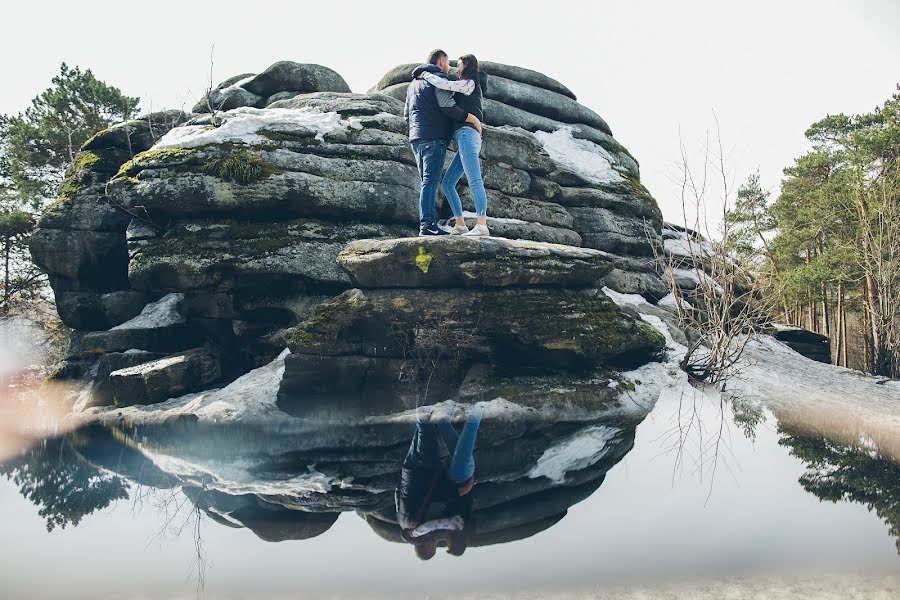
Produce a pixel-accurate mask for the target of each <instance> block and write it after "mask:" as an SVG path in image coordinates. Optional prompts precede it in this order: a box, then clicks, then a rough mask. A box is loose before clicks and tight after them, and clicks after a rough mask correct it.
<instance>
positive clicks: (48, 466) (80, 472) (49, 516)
mask: <svg viewBox="0 0 900 600" xmlns="http://www.w3.org/2000/svg"><path fill="white" fill-rule="evenodd" d="M77 435H78V434H72V435H69V436H63V437H59V438H53V439H47V440H44V441H43V442H42V443H41V444H39V445H38V446H35V447H34V448H32V449H30V450H28V451H27V452H25V453H23V454H21V455H19V456H18V457H16V458H13V459H11V460H9V461H8V462H6V463H2V464H0V473H2V474H3V475H5V476H6V477H7V478H8V479H9V480H10V481H12V482H13V483H14V484H16V485H17V486H18V487H19V493H21V494H22V495H23V496H24V497H25V498H27V499H28V500H30V501H31V502H32V503H33V504H34V505H35V506H37V507H38V509H39V510H38V514H40V515H41V516H42V517H43V518H44V519H45V520H46V522H47V531H53V529H54V528H56V527H61V528H65V526H66V525H73V526H77V525H78V523H79V522H80V521H81V519H82V517H84V516H85V515H89V514H91V513H93V512H94V511H97V510H100V509H103V508H106V507H107V506H109V505H110V504H111V503H112V502H114V501H116V500H121V499H125V498H128V488H127V486H126V484H125V481H124V480H123V479H122V478H120V477H116V476H113V475H108V474H106V473H103V472H102V471H99V470H98V469H96V468H95V467H93V466H91V465H90V464H88V463H86V462H85V461H84V460H83V459H81V458H80V457H78V456H77V454H76V453H75V451H74V450H73V448H72V444H73V443H76V444H77ZM73 436H74V437H73Z"/></svg>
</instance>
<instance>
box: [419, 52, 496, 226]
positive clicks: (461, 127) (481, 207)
mask: <svg viewBox="0 0 900 600" xmlns="http://www.w3.org/2000/svg"><path fill="white" fill-rule="evenodd" d="M456 75H457V77H458V78H459V80H458V81H450V80H448V79H444V78H442V77H438V76H437V75H434V74H432V73H428V74H425V75H424V77H425V79H426V80H427V81H428V83H430V84H431V85H433V86H434V87H436V88H440V89H444V90H449V91H452V92H456V93H455V94H454V100H456V107H454V108H457V110H456V111H453V112H447V114H448V115H451V117H452V119H453V139H454V140H456V146H457V152H456V158H454V159H453V162H452V163H450V167H449V168H448V169H447V172H446V173H445V174H444V179H443V180H442V181H441V191H442V192H443V194H444V197H445V198H447V201H448V202H449V203H450V208H451V209H452V210H453V216H455V217H456V224H455V226H454V227H453V229H451V230H450V233H452V234H454V235H467V236H488V235H490V231H489V230H488V227H487V192H485V189H484V180H483V179H482V177H481V160H480V159H479V157H478V153H479V152H480V151H481V121H483V120H484V109H483V108H482V106H481V100H482V97H483V91H484V89H483V88H485V87H487V86H486V84H487V82H486V81H484V82H482V81H481V77H480V73H479V69H478V59H477V58H475V56H474V55H472V54H466V55H465V56H461V57H460V58H459V62H458V63H457V67H456ZM468 115H473V116H475V117H476V119H475V120H476V122H475V123H473V122H471V120H468V119H467V117H468ZM463 173H465V175H466V180H468V182H469V189H470V190H472V196H473V198H474V200H475V216H476V225H475V227H473V228H472V229H471V230H469V228H468V227H466V221H465V219H464V218H463V208H462V202H461V201H460V198H459V193H458V192H457V191H456V184H457V183H459V180H460V179H461V178H462V176H463Z"/></svg>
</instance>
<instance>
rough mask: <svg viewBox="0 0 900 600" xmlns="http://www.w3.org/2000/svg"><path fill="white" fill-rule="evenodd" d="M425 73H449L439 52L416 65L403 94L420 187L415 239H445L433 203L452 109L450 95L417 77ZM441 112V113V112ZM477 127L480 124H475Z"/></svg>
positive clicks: (471, 117)
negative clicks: (438, 224)
mask: <svg viewBox="0 0 900 600" xmlns="http://www.w3.org/2000/svg"><path fill="white" fill-rule="evenodd" d="M423 71H428V72H430V73H434V74H436V75H438V76H440V77H442V78H444V79H447V75H448V74H449V73H450V60H449V59H448V58H447V53H446V52H444V51H443V50H432V51H431V53H430V54H429V55H428V64H424V65H420V66H418V67H416V68H415V70H413V72H412V82H411V83H410V84H409V88H407V90H406V105H405V106H404V107H403V117H404V118H405V119H406V124H407V127H408V128H409V144H410V146H411V147H412V151H413V155H414V156H415V157H416V166H417V167H418V169H419V177H421V178H422V187H421V189H420V190H419V235H422V236H427V235H447V233H448V232H446V231H444V230H443V229H441V228H439V227H438V226H437V222H436V221H437V214H436V207H435V204H436V200H437V190H438V185H439V184H440V182H441V171H442V170H443V168H444V159H445V158H446V156H447V145H448V143H449V141H450V134H451V131H452V129H451V127H450V117H448V116H447V114H445V112H447V110H446V109H448V108H451V107H455V106H456V102H455V101H454V100H453V92H451V91H449V90H440V89H437V88H436V87H434V86H432V85H431V84H430V83H428V82H427V81H425V80H424V79H420V78H419V77H418V75H419V73H422V72H423ZM442 109H444V110H442ZM457 111H459V112H461V113H462V114H465V115H466V116H465V118H464V119H465V120H467V121H470V122H471V123H473V124H474V123H475V122H476V121H477V120H478V119H477V118H476V117H475V116H474V115H468V114H466V113H464V112H462V111H461V110H460V109H459V108H458V107H457ZM478 125H479V126H480V125H481V123H478Z"/></svg>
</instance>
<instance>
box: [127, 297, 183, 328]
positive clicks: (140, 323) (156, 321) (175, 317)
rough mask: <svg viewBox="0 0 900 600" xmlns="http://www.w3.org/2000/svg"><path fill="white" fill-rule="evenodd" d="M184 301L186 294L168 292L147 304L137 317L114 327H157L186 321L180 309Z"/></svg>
mask: <svg viewBox="0 0 900 600" xmlns="http://www.w3.org/2000/svg"><path fill="white" fill-rule="evenodd" d="M183 301H184V294H167V295H165V296H163V297H162V298H160V299H159V300H157V301H156V302H151V303H150V304H148V305H147V306H145V307H144V310H142V311H141V314H139V315H138V316H136V317H135V318H133V319H131V320H129V321H125V322H124V323H122V324H121V325H116V326H115V327H113V329H155V328H157V327H168V326H169V325H178V324H180V323H184V322H185V319H184V316H183V315H182V314H181V310H180V309H181V303H182V302H183Z"/></svg>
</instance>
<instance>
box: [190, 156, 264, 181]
mask: <svg viewBox="0 0 900 600" xmlns="http://www.w3.org/2000/svg"><path fill="white" fill-rule="evenodd" d="M200 171H201V172H203V173H206V174H207V175H215V176H217V177H220V178H222V179H224V180H226V181H234V182H237V183H253V182H255V181H259V180H260V179H265V178H266V177H268V176H269V175H277V174H278V173H281V170H279V169H277V168H275V167H273V166H272V165H271V164H269V162H267V161H266V160H265V159H263V158H261V157H259V156H257V155H255V154H251V153H250V152H247V151H239V152H235V153H233V154H230V155H228V156H223V157H222V158H214V159H212V160H210V161H209V162H207V163H206V164H205V165H203V166H202V167H200Z"/></svg>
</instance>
